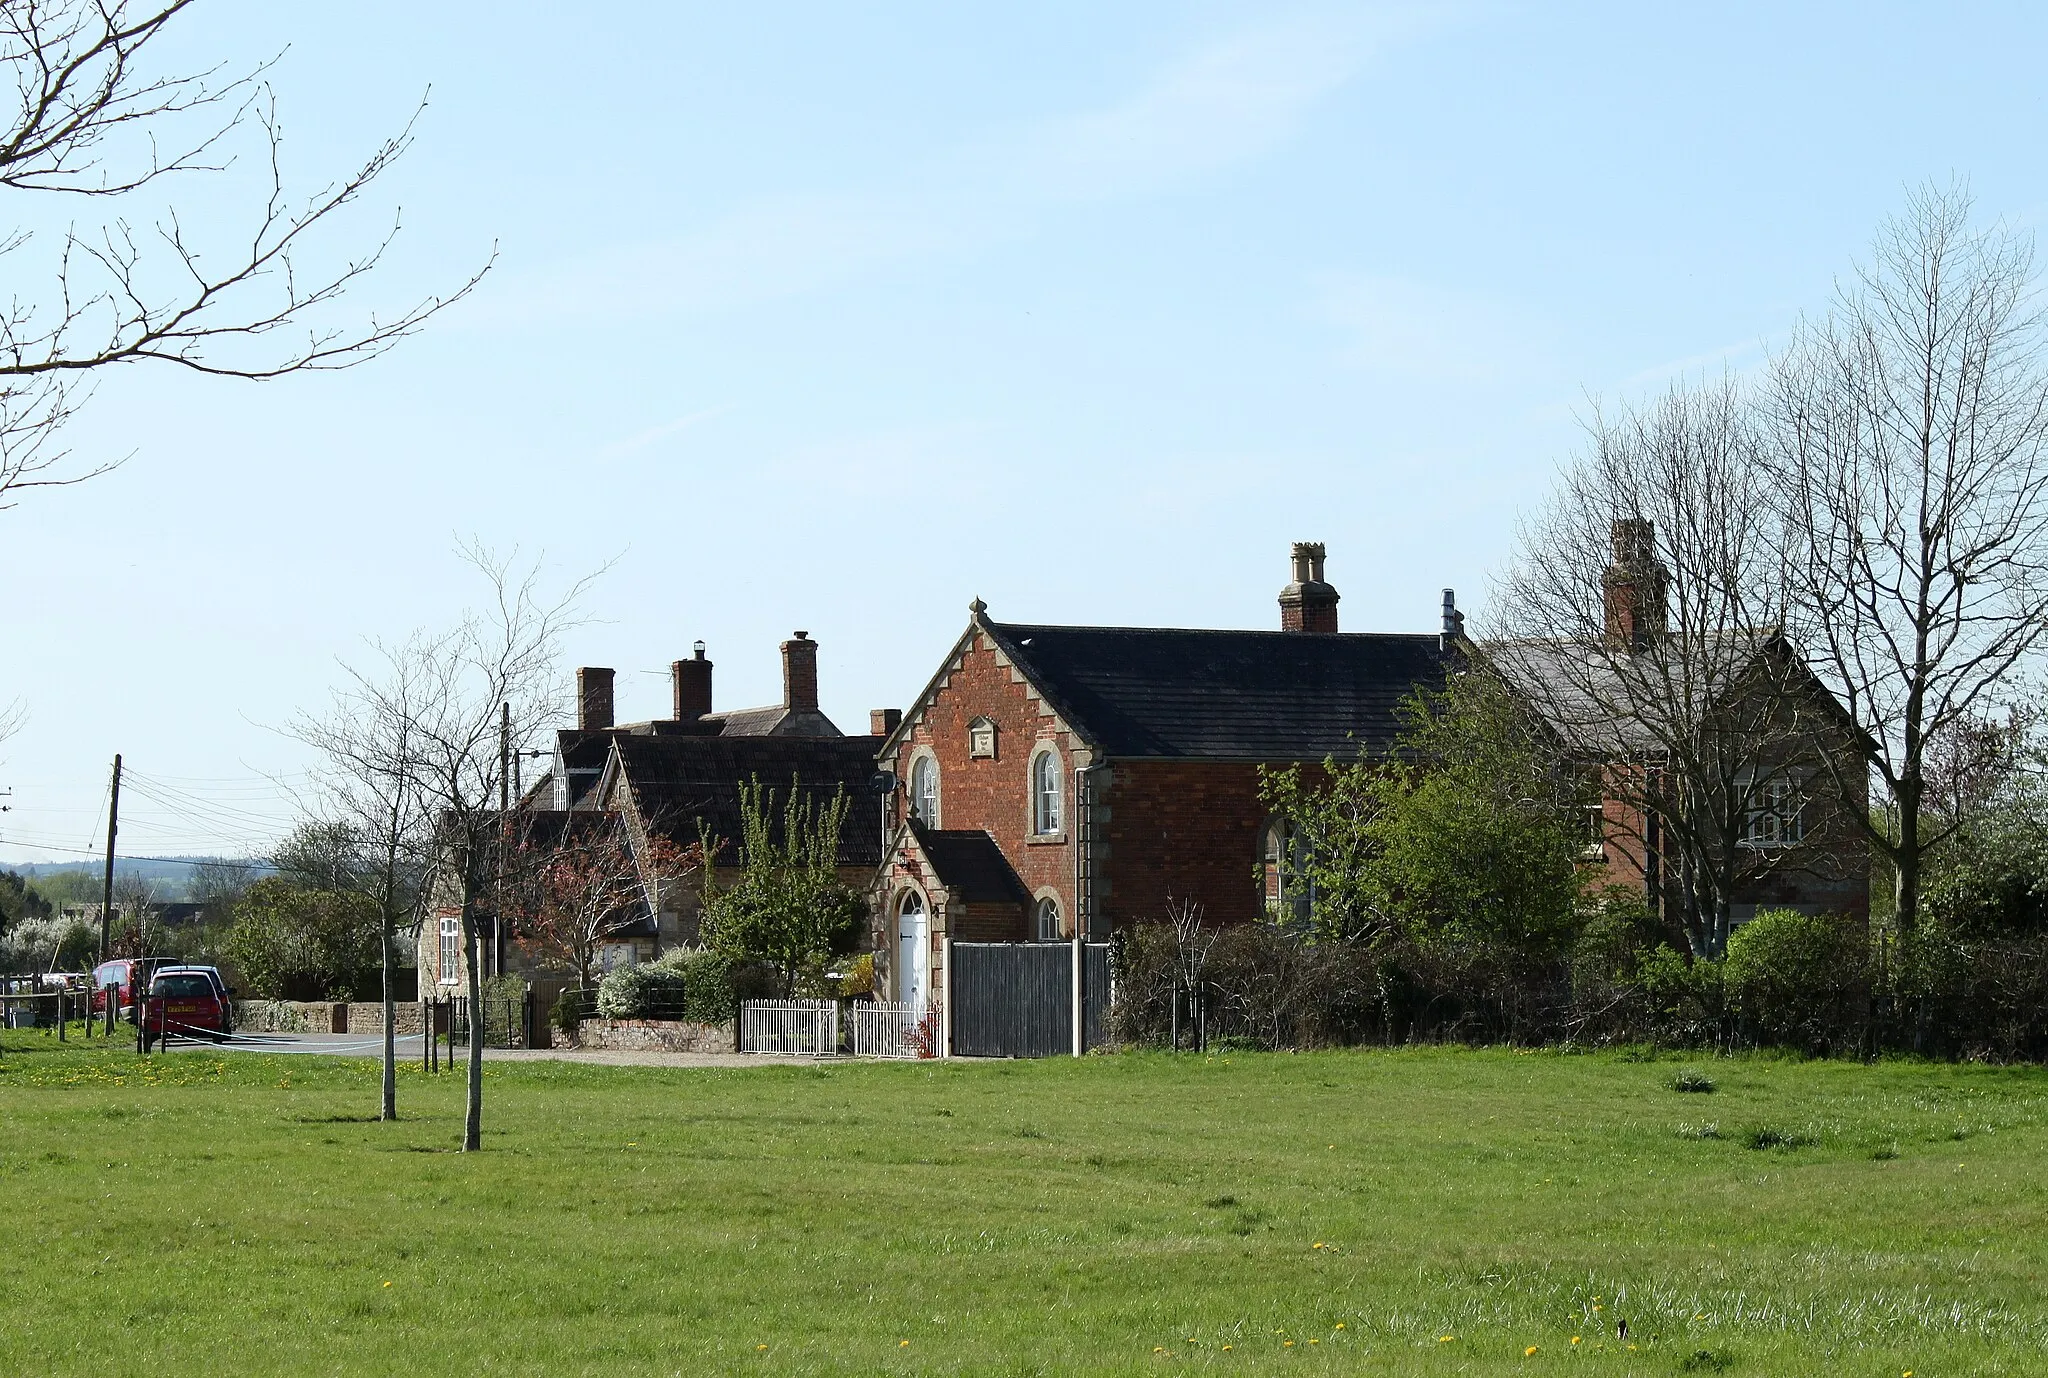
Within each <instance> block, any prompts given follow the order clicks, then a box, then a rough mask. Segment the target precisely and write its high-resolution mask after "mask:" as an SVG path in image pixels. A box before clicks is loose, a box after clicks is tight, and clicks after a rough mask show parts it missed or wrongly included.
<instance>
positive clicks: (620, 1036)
mask: <svg viewBox="0 0 2048 1378" xmlns="http://www.w3.org/2000/svg"><path fill="white" fill-rule="evenodd" d="M576 1046H577V1047H578V1048H581V1049H586V1050H592V1049H594V1050H599V1051H605V1052H630V1053H729V1052H731V1051H732V1049H733V1037H732V1025H730V1024H686V1023H683V1022H682V1021H680V1020H673V1019H586V1020H584V1021H583V1022H582V1023H581V1024H580V1025H578V1026H577V1029H576Z"/></svg>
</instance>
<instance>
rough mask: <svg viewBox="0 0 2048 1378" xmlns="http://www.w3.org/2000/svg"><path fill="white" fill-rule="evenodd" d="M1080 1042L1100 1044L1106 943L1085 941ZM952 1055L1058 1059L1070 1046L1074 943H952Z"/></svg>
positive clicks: (1105, 988) (1106, 970)
mask: <svg viewBox="0 0 2048 1378" xmlns="http://www.w3.org/2000/svg"><path fill="white" fill-rule="evenodd" d="M1082 951H1083V953H1084V957H1083V960H1082V965H1081V991H1082V995H1081V1013H1082V1031H1081V1037H1082V1045H1083V1047H1084V1048H1092V1047H1095V1046H1096V1045H1098V1044H1099V1043H1101V1042H1102V1037H1103V1022H1104V1020H1105V1019H1106V1018H1107V1017H1108V1014H1109V999H1110V990H1109V944H1108V943H1087V944H1084V945H1083V948H1082ZM951 953H952V960H953V971H952V976H951V978H950V987H951V995H952V999H953V1013H952V1024H953V1052H954V1053H955V1054H956V1055H958V1056H960V1057H1058V1056H1061V1055H1063V1054H1066V1053H1071V1052H1072V1051H1073V1049H1074V1024H1073V1018H1074V1015H1073V1010H1074V1003H1073V1001H1074V945H1073V944H1072V943H954V944H952V946H951Z"/></svg>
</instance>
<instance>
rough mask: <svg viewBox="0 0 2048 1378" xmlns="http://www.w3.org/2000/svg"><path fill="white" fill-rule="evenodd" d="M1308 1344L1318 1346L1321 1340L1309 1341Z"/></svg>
mask: <svg viewBox="0 0 2048 1378" xmlns="http://www.w3.org/2000/svg"><path fill="white" fill-rule="evenodd" d="M1309 1343H1310V1344H1312V1345H1319V1344H1321V1343H1322V1341H1321V1340H1310V1341H1309Z"/></svg>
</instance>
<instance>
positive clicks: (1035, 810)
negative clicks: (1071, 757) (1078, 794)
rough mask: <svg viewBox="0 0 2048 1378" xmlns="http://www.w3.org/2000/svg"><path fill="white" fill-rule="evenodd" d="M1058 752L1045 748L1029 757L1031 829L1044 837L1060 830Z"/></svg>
mask: <svg viewBox="0 0 2048 1378" xmlns="http://www.w3.org/2000/svg"><path fill="white" fill-rule="evenodd" d="M1060 777H1061V770H1060V754H1059V753H1058V752H1057V751H1054V750H1052V749H1051V748H1047V749H1046V750H1044V751H1041V752H1039V753H1038V754H1037V755H1036V756H1033V757H1032V758H1031V831H1032V832H1034V833H1037V834H1038V835H1039V836H1040V837H1044V836H1046V835H1048V834H1051V833H1056V832H1058V831H1059V830H1060V802H1061V801H1060Z"/></svg>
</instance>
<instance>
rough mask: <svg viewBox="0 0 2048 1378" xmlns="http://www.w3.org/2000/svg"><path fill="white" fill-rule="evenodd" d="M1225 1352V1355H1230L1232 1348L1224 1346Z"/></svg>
mask: <svg viewBox="0 0 2048 1378" xmlns="http://www.w3.org/2000/svg"><path fill="white" fill-rule="evenodd" d="M1223 1352H1224V1353H1225V1354H1228V1353H1229V1352H1230V1346H1229V1345H1225V1346H1223Z"/></svg>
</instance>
